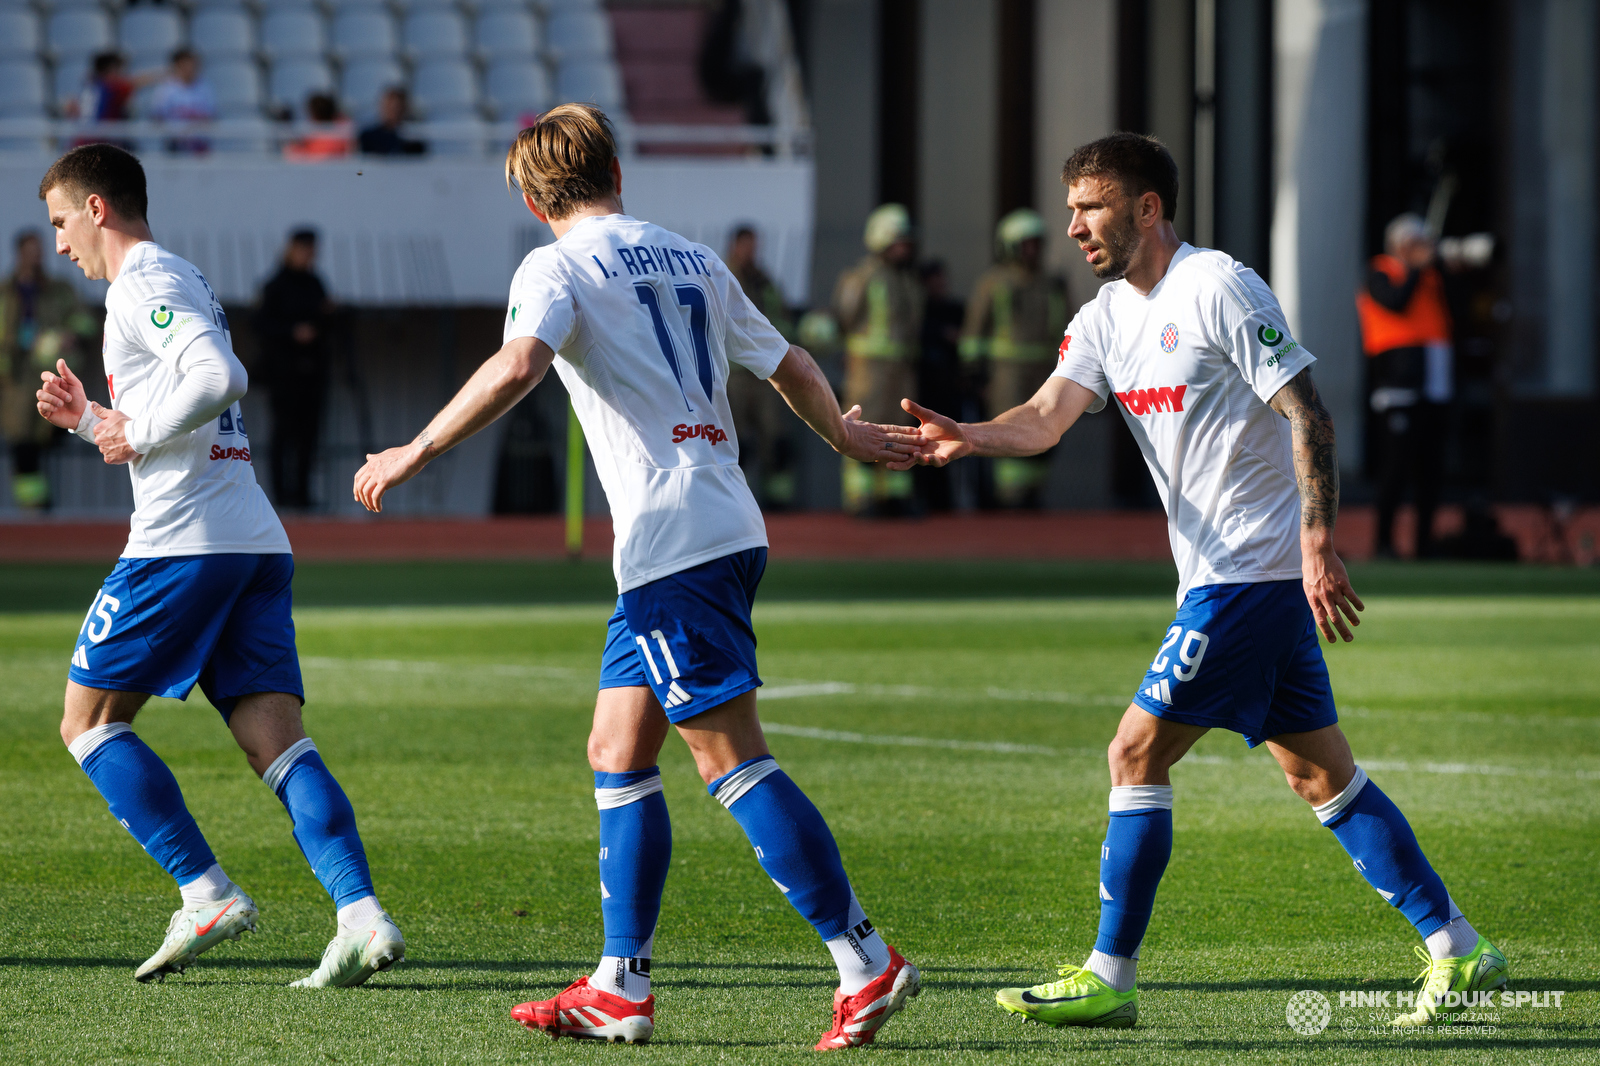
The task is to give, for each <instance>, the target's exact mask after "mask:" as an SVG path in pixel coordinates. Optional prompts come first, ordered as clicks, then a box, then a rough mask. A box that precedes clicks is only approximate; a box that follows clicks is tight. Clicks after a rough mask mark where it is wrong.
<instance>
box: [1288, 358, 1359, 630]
mask: <svg viewBox="0 0 1600 1066" xmlns="http://www.w3.org/2000/svg"><path fill="white" fill-rule="evenodd" d="M1271 407H1272V409H1273V410H1274V411H1276V412H1278V413H1279V414H1280V415H1282V416H1283V417H1285V418H1287V419H1288V420H1289V425H1290V427H1291V430H1292V431H1293V433H1294V477H1295V483H1296V485H1298V486H1299V489H1300V557H1301V563H1300V565H1301V572H1302V577H1303V581H1304V584H1305V591H1306V599H1307V600H1309V601H1310V603H1311V613H1312V614H1313V615H1314V616H1315V617H1316V620H1317V628H1319V629H1321V630H1322V635H1323V636H1325V637H1326V638H1328V640H1330V641H1333V640H1336V639H1337V637H1335V635H1334V630H1335V629H1337V630H1338V636H1340V637H1343V638H1344V639H1345V640H1346V641H1350V640H1354V639H1355V636H1354V635H1353V634H1352V633H1351V632H1350V629H1349V626H1347V625H1345V619H1346V618H1348V619H1349V620H1350V625H1352V626H1358V625H1360V624H1361V619H1360V618H1359V617H1357V615H1356V612H1357V611H1363V610H1366V605H1365V604H1363V603H1362V602H1361V597H1359V596H1357V595H1356V593H1355V590H1354V589H1353V588H1351V587H1350V577H1349V575H1348V574H1346V573H1345V569H1344V563H1343V562H1341V561H1340V560H1339V556H1338V555H1337V554H1336V553H1335V552H1334V550H1333V523H1334V520H1335V518H1337V517H1338V514H1339V455H1338V449H1337V446H1336V445H1335V442H1334V433H1333V417H1332V416H1331V415H1329V414H1328V409H1327V408H1326V407H1324V406H1323V405H1322V397H1321V396H1319V395H1318V394H1317V386H1316V383H1315V382H1313V381H1312V380H1311V368H1310V367H1306V369H1304V370H1302V371H1300V373H1298V374H1296V375H1295V376H1294V377H1293V378H1291V379H1290V380H1289V383H1288V384H1287V385H1285V386H1284V387H1283V388H1281V389H1279V390H1278V391H1277V392H1276V393H1274V394H1273V397H1272V402H1271Z"/></svg>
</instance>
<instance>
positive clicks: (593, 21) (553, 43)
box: [545, 8, 612, 60]
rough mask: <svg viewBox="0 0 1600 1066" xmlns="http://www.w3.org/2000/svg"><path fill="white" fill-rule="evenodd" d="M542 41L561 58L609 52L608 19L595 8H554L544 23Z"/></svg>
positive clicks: (610, 50)
mask: <svg viewBox="0 0 1600 1066" xmlns="http://www.w3.org/2000/svg"><path fill="white" fill-rule="evenodd" d="M545 41H546V43H547V44H549V46H550V48H551V49H552V50H553V51H555V52H556V53H557V54H558V55H560V56H561V58H562V59H564V60H565V59H579V58H597V57H600V56H609V55H610V54H611V52H612V42H611V20H610V19H609V18H607V17H606V13H605V12H604V11H601V10H599V9H592V10H591V9H584V8H577V9H564V10H560V11H554V12H551V14H550V18H549V20H548V21H547V22H546V23H545Z"/></svg>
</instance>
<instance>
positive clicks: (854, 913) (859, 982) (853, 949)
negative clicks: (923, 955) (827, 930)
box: [824, 892, 889, 996]
mask: <svg viewBox="0 0 1600 1066" xmlns="http://www.w3.org/2000/svg"><path fill="white" fill-rule="evenodd" d="M849 921H850V926H849V928H847V929H846V930H845V931H844V932H842V933H840V934H839V935H838V936H836V937H834V938H833V939H832V940H827V941H824V943H825V944H827V946H828V951H829V952H830V953H831V954H832V955H833V964H834V965H835V966H837V967H839V991H841V992H843V993H844V994H845V995H847V996H853V995H855V994H856V993H857V992H859V991H861V990H862V989H863V988H866V987H867V986H868V985H870V984H871V983H872V982H873V981H874V980H875V979H877V978H879V977H882V976H883V974H884V972H885V971H886V970H888V969H889V945H888V944H885V943H884V942H883V937H881V936H879V935H878V931H877V930H876V929H874V928H872V923H871V922H869V921H867V914H866V912H865V911H863V910H862V909H861V904H860V903H857V902H856V894H855V893H854V892H852V893H850V919H849Z"/></svg>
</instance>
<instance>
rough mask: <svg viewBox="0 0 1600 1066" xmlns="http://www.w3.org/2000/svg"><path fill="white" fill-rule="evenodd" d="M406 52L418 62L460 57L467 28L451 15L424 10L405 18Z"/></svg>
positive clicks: (446, 11)
mask: <svg viewBox="0 0 1600 1066" xmlns="http://www.w3.org/2000/svg"><path fill="white" fill-rule="evenodd" d="M405 41H406V51H407V52H409V53H410V54H411V55H413V56H415V57H417V58H418V59H432V58H435V57H438V58H445V57H451V58H455V57H460V56H463V55H465V54H466V51H467V24H466V22H465V20H463V19H462V17H461V16H460V15H459V14H458V13H456V12H455V11H452V10H449V9H446V8H424V9H422V10H420V11H413V12H411V14H409V15H407V16H406V26H405Z"/></svg>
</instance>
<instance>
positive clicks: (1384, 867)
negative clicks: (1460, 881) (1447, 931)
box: [1313, 766, 1461, 948]
mask: <svg viewBox="0 0 1600 1066" xmlns="http://www.w3.org/2000/svg"><path fill="white" fill-rule="evenodd" d="M1313 809H1314V810H1315V811H1316V812H1317V818H1318V819H1320V820H1321V822H1322V824H1323V825H1325V826H1327V827H1328V828H1329V829H1331V830H1333V835H1334V836H1335V837H1337V838H1338V839H1339V843H1340V844H1342V845H1343V846H1344V850H1345V851H1346V852H1348V853H1349V855H1350V858H1351V859H1352V860H1353V861H1354V862H1355V867H1356V869H1357V870H1358V871H1360V873H1361V876H1362V877H1365V878H1366V879H1367V883H1368V884H1369V885H1371V886H1372V887H1373V888H1375V889H1377V890H1378V894H1379V895H1380V896H1382V897H1383V898H1384V899H1386V900H1388V901H1389V905H1390V906H1392V907H1395V908H1397V909H1398V910H1399V911H1400V913H1401V914H1403V915H1405V916H1406V920H1407V921H1409V922H1410V923H1411V924H1412V925H1413V926H1415V927H1416V930H1417V932H1418V933H1420V934H1421V935H1422V936H1423V938H1424V939H1426V938H1427V937H1428V936H1429V935H1430V934H1432V933H1434V932H1435V931H1437V930H1439V929H1441V928H1442V927H1444V926H1445V925H1447V924H1448V923H1450V922H1451V921H1453V920H1454V919H1456V918H1459V917H1461V912H1460V911H1459V910H1458V909H1456V906H1455V904H1454V903H1453V902H1451V900H1450V893H1448V892H1446V891H1445V887H1444V882H1443V881H1442V880H1440V879H1439V875H1438V874H1437V873H1435V872H1434V870H1433V867H1432V866H1431V865H1430V864H1429V863H1428V858H1427V856H1425V855H1423V854H1422V847H1421V846H1420V845H1419V844H1418V843H1417V837H1416V834H1414V833H1413V832H1412V831H1411V825H1410V823H1408V822H1407V821H1406V816H1405V815H1403V814H1401V813H1400V808H1398V807H1396V806H1395V805H1394V801H1392V800H1391V799H1389V797H1388V796H1386V795H1384V794H1383V790H1382V789H1380V788H1379V787H1378V786H1377V785H1376V784H1374V783H1373V782H1372V781H1371V780H1369V779H1368V778H1367V773H1366V771H1365V770H1363V769H1361V768H1360V767H1359V766H1358V767H1356V775H1355V777H1354V778H1352V779H1351V781H1350V784H1348V785H1347V786H1345V789H1344V791H1343V792H1341V793H1339V795H1337V796H1335V797H1334V798H1333V799H1331V800H1329V801H1328V802H1327V803H1324V804H1322V805H1321V806H1319V807H1315V808H1313ZM1431 947H1432V945H1431V944H1430V948H1431Z"/></svg>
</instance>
